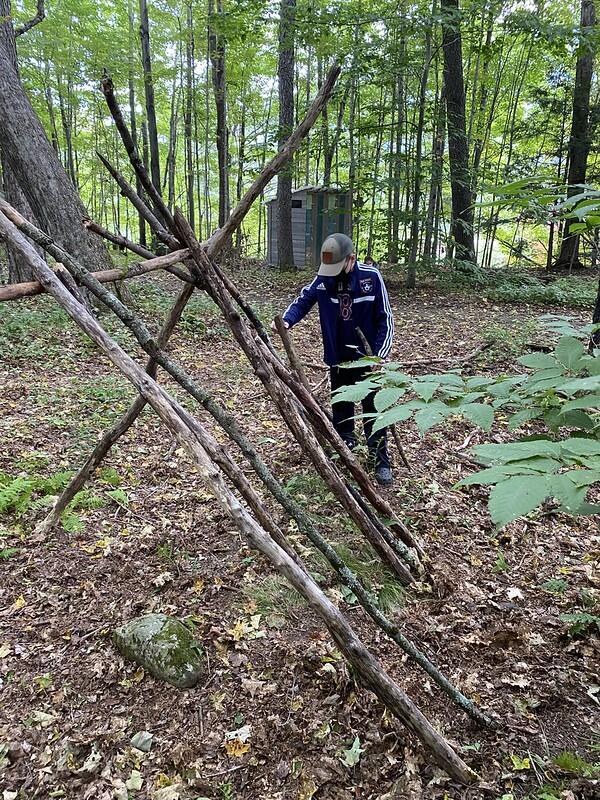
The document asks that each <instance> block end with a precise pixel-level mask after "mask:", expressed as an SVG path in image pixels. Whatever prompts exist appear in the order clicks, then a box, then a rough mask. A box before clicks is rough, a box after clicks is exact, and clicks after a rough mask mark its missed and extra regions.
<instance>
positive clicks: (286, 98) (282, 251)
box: [275, 0, 327, 269]
mask: <svg viewBox="0 0 600 800" xmlns="http://www.w3.org/2000/svg"><path fill="white" fill-rule="evenodd" d="M295 17H296V0H281V5H280V16H279V62H278V67H277V79H278V86H279V134H278V139H279V148H280V149H281V148H282V147H283V146H284V145H285V143H286V141H287V139H288V138H289V136H290V134H291V132H292V128H293V126H294V30H295ZM326 108H327V106H325V107H324V109H323V110H325V109H326ZM293 171H294V165H293V162H292V161H291V160H290V161H289V162H288V163H287V164H286V166H285V167H284V168H283V169H282V170H281V172H280V173H279V175H278V176H277V200H276V204H275V205H276V208H277V256H278V262H279V267H280V268H282V269H293V268H294V243H293V232H292V176H293Z"/></svg>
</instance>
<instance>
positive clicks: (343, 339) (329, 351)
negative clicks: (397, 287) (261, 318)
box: [283, 261, 394, 367]
mask: <svg viewBox="0 0 600 800" xmlns="http://www.w3.org/2000/svg"><path fill="white" fill-rule="evenodd" d="M315 303H318V304H319V317H320V320H321V332H322V334H323V350H324V354H323V360H324V361H325V363H326V364H329V366H331V367H333V366H335V365H337V364H343V363H344V362H346V361H355V360H356V359H358V358H361V356H364V355H365V353H364V348H363V346H362V345H361V341H360V339H359V337H358V335H357V333H356V328H357V327H359V328H360V329H361V330H362V332H363V333H364V335H365V337H366V339H367V341H368V342H369V345H370V346H371V349H372V351H373V354H374V355H376V356H379V357H380V358H386V357H387V356H388V355H389V352H390V349H391V347H392V338H393V336H394V319H393V317H392V309H391V307H390V300H389V297H388V293H387V289H386V288H385V284H384V282H383V278H382V277H381V274H380V273H379V270H377V269H375V268H374V267H367V266H365V265H364V264H359V263H358V261H357V262H356V263H355V265H354V269H353V270H352V272H350V273H342V276H337V277H335V278H327V277H320V276H319V275H317V276H316V277H315V279H314V280H313V281H311V283H309V284H308V285H307V286H305V287H304V288H303V289H302V291H301V292H300V294H299V295H298V297H297V298H296V299H295V300H294V301H293V302H292V303H290V305H289V306H288V307H287V308H286V310H285V311H284V313H283V319H284V320H285V321H286V322H287V323H288V325H289V326H290V328H291V327H292V326H293V325H296V323H298V322H300V320H301V319H303V318H304V317H305V316H306V315H307V314H308V312H309V311H310V310H311V308H312V307H313V306H314V304H315Z"/></svg>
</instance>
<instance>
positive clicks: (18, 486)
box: [0, 475, 36, 517]
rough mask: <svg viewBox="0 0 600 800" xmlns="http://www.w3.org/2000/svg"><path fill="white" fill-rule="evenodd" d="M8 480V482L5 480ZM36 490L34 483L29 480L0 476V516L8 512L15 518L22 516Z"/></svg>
mask: <svg viewBox="0 0 600 800" xmlns="http://www.w3.org/2000/svg"><path fill="white" fill-rule="evenodd" d="M5 479H8V480H5ZM35 489H36V481H35V480H32V479H31V478H23V477H18V478H13V479H10V478H9V476H5V475H2V480H1V481H0V514H6V513H7V512H9V511H12V512H14V513H15V514H16V515H17V516H19V517H20V516H22V515H23V514H24V513H25V512H26V511H27V509H28V508H29V504H30V503H31V497H32V495H33V492H34V490H35Z"/></svg>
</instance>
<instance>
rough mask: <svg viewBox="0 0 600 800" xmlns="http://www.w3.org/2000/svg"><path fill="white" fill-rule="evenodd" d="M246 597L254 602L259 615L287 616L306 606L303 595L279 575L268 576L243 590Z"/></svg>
mask: <svg viewBox="0 0 600 800" xmlns="http://www.w3.org/2000/svg"><path fill="white" fill-rule="evenodd" d="M243 593H244V595H245V596H246V597H247V598H248V599H249V600H252V601H254V603H255V604H256V610H257V612H258V613H259V614H263V615H264V616H269V615H271V614H281V615H283V616H287V615H288V614H290V612H293V611H294V610H297V609H299V608H300V607H302V606H305V605H306V602H305V600H304V598H303V597H302V595H300V594H299V593H298V592H297V591H296V590H295V589H292V587H291V586H290V585H289V583H288V582H287V581H286V580H285V578H282V577H280V576H279V575H268V576H267V577H266V578H263V579H262V580H258V581H256V583H252V584H250V585H248V586H245V587H244V589H243Z"/></svg>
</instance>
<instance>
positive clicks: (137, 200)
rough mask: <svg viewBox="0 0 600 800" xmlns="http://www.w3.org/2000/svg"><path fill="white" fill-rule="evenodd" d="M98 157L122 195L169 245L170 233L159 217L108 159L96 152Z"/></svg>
mask: <svg viewBox="0 0 600 800" xmlns="http://www.w3.org/2000/svg"><path fill="white" fill-rule="evenodd" d="M96 155H97V156H98V158H99V159H100V161H101V162H102V163H103V164H104V166H105V167H106V169H107V170H108V171H109V173H110V174H111V175H112V177H113V178H114V179H115V181H116V182H117V185H118V186H119V188H120V190H121V194H122V195H123V196H124V197H126V198H127V199H128V200H129V201H130V203H131V204H132V205H133V206H134V207H135V208H136V209H137V210H138V212H139V213H140V214H141V215H142V217H144V219H145V220H146V222H147V223H148V224H149V225H150V227H151V228H152V230H153V231H154V233H156V235H157V236H158V237H159V238H160V239H161V240H162V241H163V242H165V243H168V239H169V234H168V232H167V231H166V230H165V228H164V227H163V225H161V223H160V222H159V220H158V217H157V216H156V215H155V214H153V213H152V210H151V209H150V208H148V206H147V205H146V203H145V202H144V200H143V198H141V197H140V196H139V195H138V193H137V192H136V190H135V189H134V188H133V186H131V184H130V183H128V182H127V181H126V180H125V178H124V177H123V176H122V175H121V173H120V172H118V171H117V170H116V169H115V168H114V167H113V165H112V164H111V163H110V161H109V160H108V159H107V158H104V156H103V155H102V154H101V153H99V152H98V151H96Z"/></svg>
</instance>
